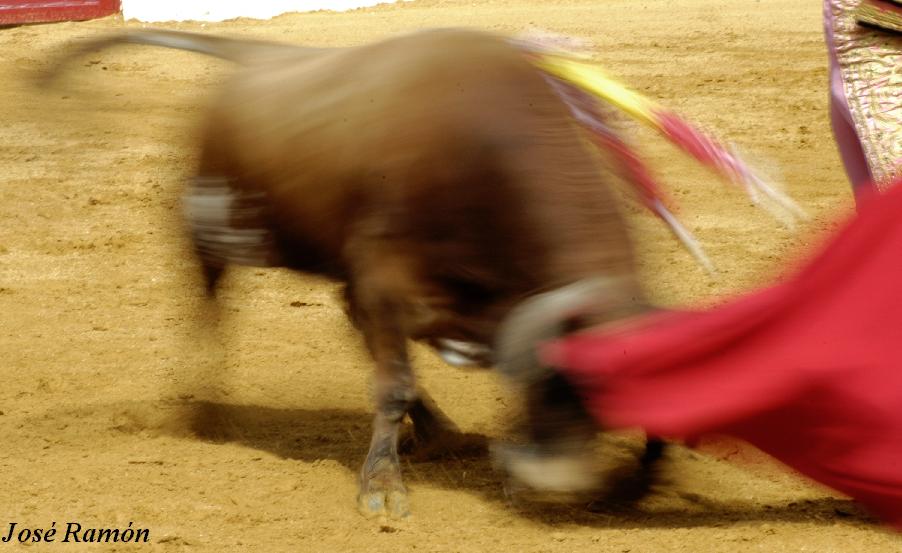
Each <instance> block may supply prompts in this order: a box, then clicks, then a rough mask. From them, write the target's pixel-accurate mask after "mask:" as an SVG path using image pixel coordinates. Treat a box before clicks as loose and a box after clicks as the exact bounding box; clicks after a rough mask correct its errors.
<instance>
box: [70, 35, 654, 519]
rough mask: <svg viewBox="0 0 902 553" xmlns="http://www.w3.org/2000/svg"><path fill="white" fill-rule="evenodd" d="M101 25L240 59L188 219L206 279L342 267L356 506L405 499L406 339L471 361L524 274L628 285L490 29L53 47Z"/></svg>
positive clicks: (593, 200) (539, 85)
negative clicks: (263, 269) (360, 432)
mask: <svg viewBox="0 0 902 553" xmlns="http://www.w3.org/2000/svg"><path fill="white" fill-rule="evenodd" d="M118 43H141V44H155V45H159V46H166V47H172V48H179V49H186V50H193V51H197V52H201V53H205V54H209V55H214V56H218V57H221V58H225V59H231V60H233V61H236V62H239V63H240V64H241V68H240V69H239V70H238V71H237V72H236V73H235V74H234V75H233V76H232V77H231V78H230V79H229V80H228V81H227V83H226V84H225V86H224V87H223V88H222V89H221V90H220V91H219V92H218V93H217V94H216V97H215V99H214V100H213V102H212V107H211V109H210V112H209V116H208V118H207V121H206V131H205V133H204V134H203V139H202V144H201V146H202V150H201V156H200V164H199V167H198V169H197V176H196V177H195V178H194V179H193V181H192V182H191V183H190V185H189V187H188V190H187V193H186V196H185V204H186V212H187V214H188V222H189V224H190V227H191V229H192V233H193V238H194V243H195V245H196V250H197V252H198V254H199V257H200V259H201V261H202V264H203V267H204V269H205V271H206V276H207V282H208V284H209V288H210V290H211V291H213V290H214V289H215V284H216V281H217V279H218V277H219V276H220V275H221V273H222V271H223V269H224V268H225V267H226V266H227V265H229V264H242V265H257V266H284V267H290V268H293V269H297V270H301V271H306V272H309V273H316V274H321V275H326V276H328V277H331V278H334V279H336V280H338V281H341V282H343V283H345V284H346V298H347V302H348V308H349V314H350V316H351V318H352V319H353V321H354V323H355V325H356V326H357V327H358V328H359V329H360V331H361V332H362V333H363V336H364V337H365V340H366V344H367V346H368V348H369V351H370V352H371V354H372V356H373V359H374V360H375V364H376V373H375V374H376V376H375V400H376V416H375V422H374V428H373V435H372V442H371V445H370V450H369V454H368V455H367V458H366V461H365V462H364V465H363V468H362V471H361V478H360V495H359V505H360V508H361V510H362V511H363V512H364V513H365V514H368V515H373V514H383V513H387V514H389V515H393V516H403V515H405V514H406V513H407V512H408V508H407V499H406V490H405V488H404V485H403V483H402V479H401V474H400V467H399V460H398V453H397V442H398V431H399V425H400V423H401V422H402V418H403V417H404V416H405V414H407V415H410V417H411V419H412V421H413V423H414V427H415V431H416V432H417V433H418V434H419V435H422V436H432V437H440V436H441V435H442V433H443V432H444V430H445V429H443V426H445V425H443V424H442V421H443V420H444V418H443V417H442V416H441V414H440V413H438V412H437V411H436V410H435V409H434V408H430V407H428V405H429V403H428V402H426V401H425V400H424V399H423V398H424V396H423V395H422V393H421V392H419V391H418V390H417V387H416V385H415V380H414V375H413V372H412V369H411V366H410V363H409V360H408V356H407V348H406V342H407V340H408V339H414V340H424V341H427V342H428V343H430V344H431V345H433V346H435V347H436V348H437V349H438V350H439V351H440V352H441V353H442V354H443V355H444V357H445V358H446V359H447V360H449V361H450V362H453V363H458V364H460V363H464V362H468V361H473V362H478V363H479V364H488V363H491V361H492V348H491V346H492V344H493V343H494V341H495V339H496V332H497V329H498V326H499V323H500V321H501V320H502V319H503V318H504V316H505V315H506V314H507V313H508V312H509V311H510V310H511V308H512V307H513V306H514V305H515V304H517V303H518V302H519V301H520V300H523V299H524V298H527V297H529V296H531V295H534V294H536V293H538V292H542V291H547V290H549V289H552V288H556V287H558V286H561V285H565V284H568V283H571V282H575V281H577V280H580V279H583V278H586V277H591V276H596V275H604V276H606V277H610V278H612V279H614V280H615V281H617V282H618V283H619V287H620V293H621V294H622V297H623V298H624V299H625V300H627V303H629V302H635V303H636V304H639V303H641V301H639V297H640V291H639V288H638V286H637V285H636V282H635V279H634V269H633V257H632V250H631V247H630V242H629V240H628V236H627V231H626V228H625V225H624V222H623V220H622V219H621V215H620V213H619V212H618V209H617V206H616V202H615V199H614V197H613V195H612V190H611V185H612V181H613V178H614V177H613V175H612V173H611V171H610V170H609V168H608V165H607V162H606V161H605V160H602V159H600V158H599V156H597V155H596V154H594V153H592V152H591V150H589V149H587V146H586V144H584V142H583V138H582V137H581V134H580V131H579V129H578V127H577V126H576V125H575V124H574V122H573V120H572V119H571V117H570V116H569V114H568V110H567V107H566V106H565V105H564V103H563V102H562V101H561V100H560V98H559V97H558V96H557V95H556V94H555V92H554V91H553V90H552V89H551V88H550V87H549V85H548V83H547V82H546V81H545V79H544V78H543V76H542V74H541V73H540V72H538V71H537V70H536V69H535V68H534V67H533V66H531V65H530V63H529V62H528V61H527V60H526V59H525V58H524V56H523V55H522V52H520V51H519V50H518V49H517V48H515V47H514V46H512V45H511V43H509V42H508V41H506V40H505V39H504V38H501V37H497V36H493V35H489V34H483V33H479V32H472V31H463V30H437V31H428V32H420V33H416V34H411V35H406V36H402V37H399V38H394V39H390V40H385V41H383V42H378V43H375V44H370V45H366V46H360V47H356V48H348V49H329V50H313V49H305V48H301V47H295V46H287V45H278V44H269V43H258V42H249V41H236V40H229V39H223V38H217V37H210V36H204V35H196V34H188V33H178V32H172V31H157V30H132V31H125V32H124V33H123V34H119V35H115V36H112V37H107V38H104V39H100V40H98V41H93V42H88V43H85V44H84V45H82V46H80V47H78V48H77V49H76V50H74V51H73V52H71V53H70V54H69V55H68V56H66V59H65V60H63V61H66V60H70V59H73V58H75V57H76V56H78V55H80V54H82V53H85V52H87V51H90V50H94V49H97V48H100V47H106V46H110V45H114V44H118ZM55 72H56V71H54V73H55Z"/></svg>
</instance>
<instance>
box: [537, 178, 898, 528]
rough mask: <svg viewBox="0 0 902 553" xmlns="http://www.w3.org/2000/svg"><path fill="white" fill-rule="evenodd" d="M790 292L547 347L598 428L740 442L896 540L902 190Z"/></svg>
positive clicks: (864, 212) (875, 204)
mask: <svg viewBox="0 0 902 553" xmlns="http://www.w3.org/2000/svg"><path fill="white" fill-rule="evenodd" d="M896 184H897V185H898V186H895V187H894V188H892V189H891V191H890V192H888V193H887V194H886V195H884V196H880V197H879V198H876V199H873V200H871V201H869V202H865V204H864V205H862V206H861V207H860V211H859V215H858V216H857V217H855V218H854V219H853V220H852V221H851V222H850V223H849V224H848V225H847V226H846V227H845V228H843V230H842V231H841V232H840V233H839V234H838V235H837V236H836V237H835V238H834V239H833V241H832V242H830V243H829V244H828V246H827V247H826V249H825V250H824V251H823V252H822V253H821V254H820V255H819V256H817V257H816V258H815V259H814V260H813V261H812V262H810V263H809V264H808V265H807V266H806V267H805V268H804V269H803V270H802V271H801V272H800V273H798V274H797V275H796V276H794V277H793V278H792V279H791V280H789V281H788V282H786V283H784V284H780V285H778V286H774V287H772V288H768V289H765V290H762V291H759V292H755V293H752V294H749V295H746V296H743V297H740V298H738V299H736V300H734V301H732V302H731V303H728V304H726V305H723V306H721V307H717V308H714V309H711V310H708V311H700V312H675V313H674V312H671V313H666V314H663V315H655V316H652V317H649V318H647V319H643V320H640V321H637V322H636V324H635V325H631V326H630V327H629V328H627V329H621V330H618V331H592V332H589V333H585V334H580V335H575V336H572V337H569V338H566V339H563V340H560V341H558V342H555V343H552V344H549V345H548V346H547V347H546V348H545V349H544V350H543V357H544V359H545V361H546V362H548V363H549V364H552V365H554V366H556V367H560V368H561V370H562V372H563V373H564V374H565V375H567V376H568V377H569V379H570V380H571V382H572V383H573V384H574V385H575V386H576V387H577V388H578V389H579V391H580V392H581V393H582V394H583V396H584V398H585V400H586V404H587V406H588V408H589V409H590V411H591V412H592V413H593V415H594V416H595V417H596V418H597V419H598V420H599V421H600V422H601V423H602V424H603V425H604V426H606V427H633V426H638V427H643V428H645V429H646V431H648V432H649V433H651V434H656V435H660V436H667V437H673V438H676V437H681V438H691V437H696V436H699V435H701V434H706V433H721V434H730V435H733V436H736V437H738V438H741V439H744V440H746V441H748V442H750V443H752V444H754V445H755V446H757V447H758V448H760V449H762V450H763V451H765V452H767V453H768V454H770V455H772V456H773V457H775V458H777V459H779V460H780V461H782V462H784V463H786V464H787V465H789V466H791V467H793V468H795V469H796V470H798V471H799V472H801V473H802V474H805V475H807V476H809V477H810V478H812V479H814V480H817V481H819V482H821V483H823V484H825V485H827V486H830V487H832V488H834V489H836V490H839V491H841V492H844V493H846V494H848V495H850V496H851V497H853V498H855V499H857V500H859V501H860V502H861V503H862V504H864V505H865V506H866V507H868V508H870V509H871V510H872V511H873V512H874V513H875V514H876V515H878V516H880V517H882V518H883V519H884V520H886V521H888V522H889V523H890V524H892V525H893V526H895V527H896V528H900V529H902V366H900V365H902V182H899V183H896Z"/></svg>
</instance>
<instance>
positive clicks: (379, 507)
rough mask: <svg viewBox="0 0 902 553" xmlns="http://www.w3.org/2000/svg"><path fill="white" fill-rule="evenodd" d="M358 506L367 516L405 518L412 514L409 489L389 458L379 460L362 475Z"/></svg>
mask: <svg viewBox="0 0 902 553" xmlns="http://www.w3.org/2000/svg"><path fill="white" fill-rule="evenodd" d="M357 508H358V509H359V510H360V513H361V514H362V515H363V516H365V517H367V518H377V517H379V518H383V517H388V518H391V519H403V518H407V517H408V516H410V507H409V505H408V502H407V490H406V489H405V488H404V484H403V482H402V481H401V471H400V470H399V468H398V466H397V465H396V464H394V463H391V462H390V461H389V460H388V459H383V460H380V461H378V462H377V463H376V464H375V466H373V468H372V470H369V471H367V470H366V469H364V473H363V475H362V477H361V483H360V495H358V496H357Z"/></svg>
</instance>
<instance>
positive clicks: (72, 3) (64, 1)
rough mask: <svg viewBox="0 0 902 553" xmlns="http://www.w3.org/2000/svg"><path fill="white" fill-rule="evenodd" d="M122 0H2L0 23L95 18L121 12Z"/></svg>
mask: <svg viewBox="0 0 902 553" xmlns="http://www.w3.org/2000/svg"><path fill="white" fill-rule="evenodd" d="M119 4H120V0H0V25H11V24H19V23H44V22H49V21H69V20H75V21H79V20H83V19H93V18H95V17H103V16H106V15H112V14H114V13H119Z"/></svg>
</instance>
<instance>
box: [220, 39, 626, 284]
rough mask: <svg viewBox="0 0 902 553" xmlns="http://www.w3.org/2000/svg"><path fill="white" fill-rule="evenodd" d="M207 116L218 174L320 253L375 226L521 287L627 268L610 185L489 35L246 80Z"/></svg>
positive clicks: (356, 54)
mask: <svg viewBox="0 0 902 553" xmlns="http://www.w3.org/2000/svg"><path fill="white" fill-rule="evenodd" d="M215 111H216V114H217V116H216V119H215V120H214V122H213V123H212V128H213V129H214V130H213V131H211V133H210V135H211V140H213V141H214V142H215V143H216V148H219V149H221V150H222V152H221V153H219V154H215V155H218V156H220V157H221V158H222V159H221V162H222V163H225V164H227V165H228V168H227V169H226V170H228V171H229V172H232V173H234V174H236V175H239V176H240V177H241V178H242V179H246V180H247V181H248V182H252V183H254V186H261V187H263V188H264V189H265V192H266V193H267V194H268V195H269V196H270V198H271V203H272V205H273V206H274V210H275V213H274V218H275V220H276V221H277V225H278V226H279V227H280V231H281V232H283V233H286V234H288V235H291V236H294V237H297V238H299V239H303V240H305V241H308V242H313V244H310V246H311V249H319V250H320V251H321V252H325V253H324V255H329V254H330V252H331V253H332V254H334V255H339V254H340V252H341V251H342V248H343V245H344V243H345V241H346V240H347V239H348V236H349V233H353V232H354V231H355V228H356V226H357V225H358V224H362V222H365V221H370V220H372V219H374V218H376V219H378V218H381V219H383V221H384V224H385V225H386V226H387V228H386V229H385V232H386V233H388V234H391V235H397V236H404V235H406V236H407V238H408V239H409V240H415V241H421V242H423V244H422V246H423V248H422V250H423V251H424V252H426V255H431V256H433V257H434V260H435V263H434V264H432V265H431V266H432V267H445V266H447V265H449V264H452V265H455V264H456V266H448V267H445V268H444V269H441V270H443V271H449V272H452V273H453V272H455V271H458V272H467V273H478V274H479V275H480V276H478V277H476V278H482V279H496V280H498V281H507V282H512V281H519V282H521V287H522V288H524V289H526V288H535V287H537V286H538V287H542V286H546V285H549V284H552V283H553V282H551V281H559V280H569V279H571V278H573V277H578V276H583V274H586V273H591V272H593V271H594V272H598V271H599V270H601V271H607V272H617V273H628V272H631V270H632V267H631V252H630V251H629V246H628V241H627V237H626V235H625V231H624V225H623V222H622V220H621V218H620V214H619V213H618V211H617V208H616V203H615V201H614V198H613V197H612V194H611V190H610V184H609V182H606V180H608V179H610V178H612V177H611V175H608V174H606V172H605V171H604V166H603V165H602V164H600V163H599V161H598V159H596V158H595V156H593V155H592V154H590V153H589V152H588V151H587V149H586V145H585V144H584V143H583V141H582V139H581V137H580V135H579V132H578V130H577V129H576V128H575V126H574V125H573V123H572V122H571V120H570V119H569V117H568V115H567V112H566V108H565V107H564V105H563V104H562V102H561V101H560V100H559V99H558V98H557V96H556V95H555V94H554V93H553V92H552V91H551V89H550V88H549V87H548V86H547V84H546V83H545V82H544V80H543V79H542V77H541V75H540V74H539V73H538V72H537V71H536V70H535V69H534V68H533V67H532V66H530V65H529V63H528V62H527V61H526V60H525V59H524V58H523V56H522V55H521V54H520V53H519V52H517V51H516V50H515V49H514V48H512V47H511V46H510V45H508V44H507V43H506V42H505V41H504V40H503V39H501V38H499V37H495V36H492V35H487V34H482V33H477V32H472V31H454V30H443V31H430V32H424V33H418V34H414V35H407V36H404V37H400V38H396V39H392V40H388V41H384V42H380V43H377V44H373V45H368V46H363V47H358V48H352V49H346V50H338V51H332V52H327V53H323V54H321V55H318V56H313V57H307V58H305V59H298V60H297V61H296V62H294V63H286V62H284V61H281V62H280V63H279V64H273V65H261V66H256V67H251V68H249V69H247V70H246V71H245V72H243V73H240V74H238V75H236V77H235V79H234V81H233V82H232V83H231V85H230V86H228V87H227V88H226V91H225V94H224V95H223V96H222V98H221V100H220V102H219V104H218V106H217V108H216V110H215ZM216 148H214V150H215V149H216ZM298 206H301V207H302V213H301V212H299V211H298ZM480 264H481V265H483V266H482V267H476V265H480ZM487 265H488V266H487Z"/></svg>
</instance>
